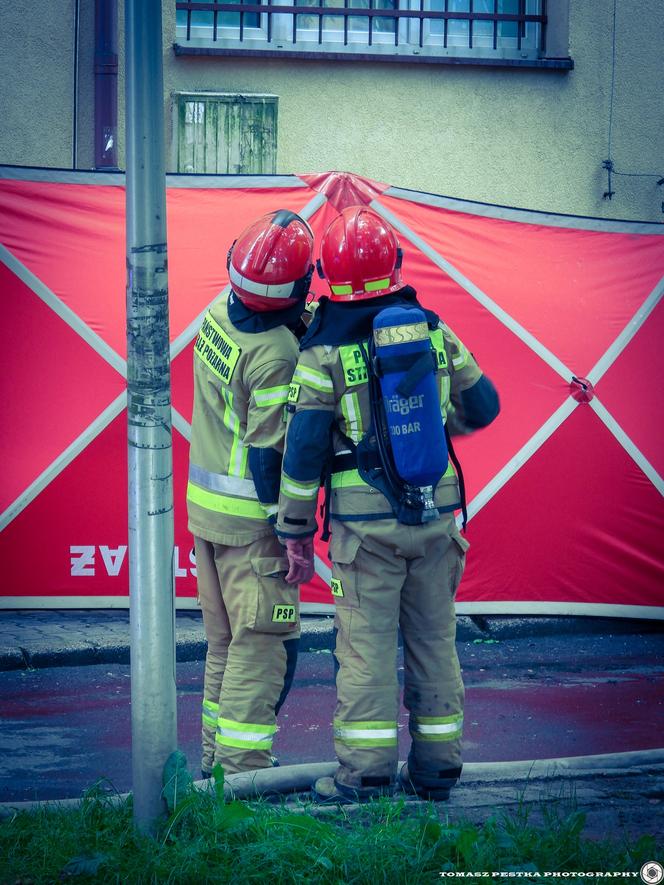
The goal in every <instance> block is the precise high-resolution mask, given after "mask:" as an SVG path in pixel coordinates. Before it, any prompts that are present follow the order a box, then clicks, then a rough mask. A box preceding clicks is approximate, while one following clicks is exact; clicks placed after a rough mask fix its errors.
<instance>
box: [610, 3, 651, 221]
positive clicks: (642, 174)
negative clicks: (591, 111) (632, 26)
mask: <svg viewBox="0 0 664 885" xmlns="http://www.w3.org/2000/svg"><path fill="white" fill-rule="evenodd" d="M616 6H617V0H613V27H612V40H611V43H612V45H611V98H610V101H609V134H608V147H607V152H606V153H607V159H606V160H604V161H603V163H602V169H606V177H607V186H606V190H605V191H604V194H603V198H604V199H605V200H610V199H611V198H612V197H613V195H614V194H615V191H614V190H613V181H612V177H613V176H614V175H621V176H624V177H626V178H657V179H658V181H657V184H658V185H664V175H662V174H661V173H659V172H621V171H619V170H618V169H616V167H615V165H614V163H613V159H612V157H611V143H612V137H613V98H614V93H615V85H616ZM662 211H663V212H664V203H662Z"/></svg>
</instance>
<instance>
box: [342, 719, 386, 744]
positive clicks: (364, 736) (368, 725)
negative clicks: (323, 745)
mask: <svg viewBox="0 0 664 885" xmlns="http://www.w3.org/2000/svg"><path fill="white" fill-rule="evenodd" d="M334 737H335V738H336V739H337V740H338V741H341V743H343V744H345V745H346V746H347V747H365V748H366V747H395V746H396V745H397V723H396V722H392V721H387V722H385V721H368V722H341V721H340V720H338V719H335V720H334Z"/></svg>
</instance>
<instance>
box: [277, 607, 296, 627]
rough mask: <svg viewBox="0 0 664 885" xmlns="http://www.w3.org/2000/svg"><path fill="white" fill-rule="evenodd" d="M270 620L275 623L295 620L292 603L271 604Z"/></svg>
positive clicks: (289, 622)
mask: <svg viewBox="0 0 664 885" xmlns="http://www.w3.org/2000/svg"><path fill="white" fill-rule="evenodd" d="M272 621H273V622H274V623H277V624H283V623H287V624H294V623H295V621H297V612H296V611H295V606H294V605H279V604H277V605H273V606H272Z"/></svg>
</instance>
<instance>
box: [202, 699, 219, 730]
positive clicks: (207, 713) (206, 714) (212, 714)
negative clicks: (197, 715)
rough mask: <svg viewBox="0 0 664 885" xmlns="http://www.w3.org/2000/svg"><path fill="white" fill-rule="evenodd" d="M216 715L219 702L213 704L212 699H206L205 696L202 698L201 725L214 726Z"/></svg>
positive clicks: (217, 714)
mask: <svg viewBox="0 0 664 885" xmlns="http://www.w3.org/2000/svg"><path fill="white" fill-rule="evenodd" d="M218 716H219V704H215V702H214V701H208V699H207V698H203V725H207V726H208V727H212V728H216V727H217V718H218Z"/></svg>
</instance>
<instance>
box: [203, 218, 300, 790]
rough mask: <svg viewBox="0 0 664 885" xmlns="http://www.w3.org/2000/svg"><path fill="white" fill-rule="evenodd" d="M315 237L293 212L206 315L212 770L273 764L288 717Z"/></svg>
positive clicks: (208, 744)
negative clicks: (297, 486)
mask: <svg viewBox="0 0 664 885" xmlns="http://www.w3.org/2000/svg"><path fill="white" fill-rule="evenodd" d="M312 256H313V235H312V232H311V229H310V228H309V225H308V224H307V223H306V222H305V221H304V220H303V219H302V218H300V217H299V216H298V215H296V214H295V213H293V212H291V211H289V210H286V209H281V210H279V211H277V212H270V213H269V214H267V215H264V216H263V217H261V218H259V219H258V220H257V221H255V222H254V223H253V224H251V225H250V226H249V227H248V228H247V229H246V230H245V231H244V232H243V233H242V234H241V235H240V236H239V237H238V239H237V240H236V241H235V242H234V244H233V246H232V247H231V249H230V251H229V253H228V261H227V265H228V270H229V275H230V284H231V290H230V293H229V294H228V297H226V295H225V294H224V295H222V296H221V297H220V298H219V299H218V300H217V301H215V302H214V303H213V304H212V306H211V307H210V308H209V310H208V311H207V313H206V315H205V318H204V320H203V323H202V326H201V329H200V332H199V334H198V338H197V340H196V344H195V348H194V412H193V419H192V435H191V449H190V464H189V483H188V486H187V510H188V516H189V530H190V531H191V532H192V533H193V535H194V541H195V550H196V568H197V576H198V577H197V580H198V595H199V599H200V604H201V608H202V610H203V621H204V625H205V632H206V636H207V641H208V651H207V657H206V663H205V680H204V697H203V727H202V736H203V759H202V770H203V775H204V776H209V774H210V773H211V771H212V768H213V766H214V764H215V763H217V762H220V763H221V764H222V765H223V767H224V769H225V770H226V771H227V772H236V771H245V770H249V769H254V768H263V767H266V766H269V765H271V764H272V762H271V747H272V739H273V736H274V734H275V732H276V724H275V723H276V714H277V712H278V711H279V708H280V706H281V705H282V703H283V701H284V699H285V697H286V694H287V693H288V690H289V688H290V684H291V682H292V678H293V672H294V668H295V661H296V657H297V643H298V637H299V604H298V588H297V586H296V585H294V584H288V583H286V581H285V580H284V577H285V575H286V573H287V571H288V561H287V558H286V556H284V551H283V548H282V546H281V545H280V543H279V541H278V540H277V537H276V535H275V531H274V522H275V514H276V510H277V500H278V494H279V477H280V471H281V459H282V452H283V444H284V428H285V423H284V407H285V404H286V399H287V395H288V385H289V382H290V380H291V376H292V374H293V369H294V368H295V364H296V362H297V353H298V337H297V336H298V335H299V334H302V332H303V331H304V329H305V326H304V325H303V324H302V319H301V317H302V313H303V311H304V307H305V299H306V295H307V293H308V291H309V285H310V282H311V274H312V271H313V264H312Z"/></svg>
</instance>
